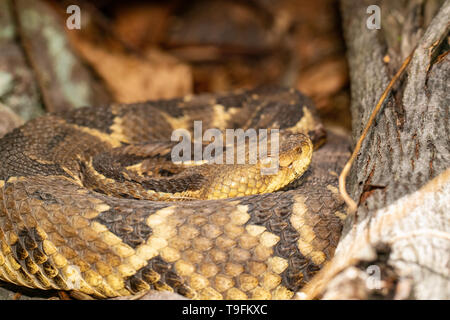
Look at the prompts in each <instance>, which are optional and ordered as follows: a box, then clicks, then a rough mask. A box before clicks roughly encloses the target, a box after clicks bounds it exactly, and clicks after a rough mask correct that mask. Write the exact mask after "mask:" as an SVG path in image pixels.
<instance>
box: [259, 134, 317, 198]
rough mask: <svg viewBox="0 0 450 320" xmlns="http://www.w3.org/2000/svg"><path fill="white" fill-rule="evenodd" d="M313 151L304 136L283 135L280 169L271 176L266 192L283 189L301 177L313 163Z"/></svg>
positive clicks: (279, 160)
mask: <svg viewBox="0 0 450 320" xmlns="http://www.w3.org/2000/svg"><path fill="white" fill-rule="evenodd" d="M313 149H314V147H313V144H312V142H311V140H310V139H309V137H308V136H306V135H304V134H301V133H295V134H294V133H292V134H287V135H282V136H281V137H280V142H279V153H278V168H277V170H275V172H274V174H272V175H269V180H270V182H269V183H268V184H267V191H266V192H273V191H276V190H278V189H281V188H283V187H284V186H286V185H287V184H289V183H290V182H292V181H294V180H295V179H297V178H299V177H301V176H302V175H303V173H305V171H306V170H307V169H308V167H309V164H310V163H311V158H312V153H313ZM272 158H273V157H272ZM275 161H276V160H275Z"/></svg>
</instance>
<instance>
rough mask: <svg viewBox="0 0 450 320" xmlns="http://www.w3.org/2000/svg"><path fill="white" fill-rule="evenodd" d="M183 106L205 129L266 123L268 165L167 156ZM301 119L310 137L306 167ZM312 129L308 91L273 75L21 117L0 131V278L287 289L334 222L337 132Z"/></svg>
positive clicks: (189, 121) (95, 286) (119, 291)
mask: <svg viewBox="0 0 450 320" xmlns="http://www.w3.org/2000/svg"><path fill="white" fill-rule="evenodd" d="M194 120H201V121H202V126H203V129H204V130H206V129H208V128H218V129H220V130H224V129H226V128H243V129H248V128H255V129H270V128H279V129H280V137H281V139H280V140H281V145H280V172H281V175H280V176H279V177H278V178H274V177H268V176H261V175H259V174H258V172H259V171H258V170H255V169H254V167H255V165H252V166H246V165H208V164H206V165H190V166H189V165H180V164H175V163H173V162H171V161H170V157H169V155H170V148H171V147H172V146H173V144H174V143H173V142H170V137H171V134H172V131H173V130H174V129H175V128H186V129H188V130H192V128H193V121H194ZM301 133H303V134H306V135H308V136H309V137H310V138H311V140H312V142H313V144H314V146H315V149H316V150H315V151H314V154H313V157H312V163H311V165H310V166H309V168H308V164H309V161H310V157H311V152H312V145H311V142H310V140H309V139H308V138H306V136H304V135H302V134H301ZM324 138H325V131H324V130H323V127H322V125H321V124H320V122H319V120H318V117H317V115H316V111H315V110H314V107H313V106H312V103H311V102H310V101H309V100H308V99H307V98H305V97H304V96H302V95H301V94H300V93H299V92H297V91H295V90H292V89H282V88H260V89H255V90H250V91H240V92H234V93H229V94H215V95H212V94H203V95H198V96H187V97H184V98H179V99H172V100H160V101H150V102H145V103H137V104H131V105H120V104H113V105H111V106H101V107H92V108H91V107H89V108H81V109H77V110H73V111H70V112H66V113H60V114H48V115H46V116H44V117H41V118H38V119H35V120H31V121H29V122H27V123H26V124H25V125H23V126H22V127H20V128H17V129H15V130H14V131H12V132H10V133H8V134H7V135H6V136H4V137H3V138H2V139H0V161H1V166H0V279H2V280H3V281H6V282H10V283H13V284H16V285H19V286H25V287H30V288H37V289H43V290H48V289H58V290H74V291H79V292H82V293H85V294H88V295H91V296H93V297H96V298H107V297H116V296H123V295H131V294H135V293H137V292H141V291H142V290H149V289H156V290H169V291H174V292H177V293H180V294H182V295H184V296H186V297H188V298H195V299H289V298H291V297H292V296H293V295H294V293H295V292H296V291H298V290H299V289H301V288H302V286H303V285H304V284H305V283H306V282H308V281H309V280H310V279H311V277H312V276H313V275H314V274H315V273H316V272H317V271H318V270H319V269H320V267H321V266H322V265H323V264H324V262H325V261H326V260H327V259H329V258H330V257H331V256H332V255H333V253H334V249H335V247H336V245H337V241H338V239H339V236H340V231H341V225H342V219H343V217H344V214H343V212H344V209H343V203H342V201H341V199H340V197H339V195H338V192H337V172H339V171H340V170H341V167H342V165H343V162H345V159H346V157H347V156H348V153H347V149H348V143H347V142H346V141H345V140H343V139H342V138H341V137H339V136H337V135H336V134H328V137H327V142H326V143H325V144H324V145H323V146H322V147H320V145H322V144H323V142H324ZM289 139H291V140H289ZM292 139H293V140H292ZM256 167H257V168H258V165H256ZM306 169H308V170H307V171H306V172H305V173H304V174H303V175H302V173H303V171H305V170H306ZM283 170H284V171H283ZM300 175H302V176H301V177H300ZM280 177H281V178H280ZM273 179H278V180H277V183H274V182H273ZM279 188H281V190H278V191H276V190H274V189H279ZM260 192H262V194H254V193H260ZM211 195H213V196H211ZM211 198H219V199H211ZM221 198H224V199H221Z"/></svg>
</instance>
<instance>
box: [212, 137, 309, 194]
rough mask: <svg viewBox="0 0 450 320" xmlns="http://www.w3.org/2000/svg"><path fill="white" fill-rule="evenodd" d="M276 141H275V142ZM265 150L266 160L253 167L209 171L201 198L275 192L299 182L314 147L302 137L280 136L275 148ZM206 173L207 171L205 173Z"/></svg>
mask: <svg viewBox="0 0 450 320" xmlns="http://www.w3.org/2000/svg"><path fill="white" fill-rule="evenodd" d="M275 141H276V140H275ZM273 143H274V142H273V141H269V143H268V146H267V151H268V152H267V157H264V158H262V159H259V160H258V162H257V163H256V164H242V165H239V164H237V165H220V166H217V165H216V166H212V167H210V170H208V171H209V172H208V173H207V174H208V175H209V176H210V178H209V181H210V182H209V183H208V184H207V186H205V193H204V198H206V199H221V198H232V197H239V196H248V195H253V194H260V193H269V192H274V191H277V190H279V189H281V188H283V187H284V186H286V185H288V184H289V183H291V182H292V181H294V180H295V179H297V178H299V177H300V176H301V175H302V174H303V173H304V172H305V171H306V170H307V169H308V166H309V164H310V163H311V158H312V152H313V144H312V142H311V140H310V139H309V138H308V136H306V135H304V134H301V133H296V134H293V133H289V134H281V135H280V138H279V140H278V141H277V142H276V147H275V148H274V145H273ZM205 171H206V170H205Z"/></svg>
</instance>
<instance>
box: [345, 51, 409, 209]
mask: <svg viewBox="0 0 450 320" xmlns="http://www.w3.org/2000/svg"><path fill="white" fill-rule="evenodd" d="M414 51H415V50H413V51H412V52H411V54H410V55H409V56H408V57H407V58H406V59H405V61H403V63H402V65H401V67H400V69H399V70H398V71H397V73H396V74H395V75H394V77H393V78H392V80H391V81H390V82H389V84H388V86H387V87H386V89H385V90H384V92H383V94H382V95H381V97H380V99H379V100H378V102H377V105H376V106H375V108H374V109H373V111H372V114H371V115H370V118H369V120H368V121H367V124H366V126H365V128H364V130H363V132H362V134H361V136H360V137H359V139H358V142H357V143H356V146H355V150H353V153H352V156H351V157H350V159H349V160H348V161H347V163H346V164H345V166H344V169H342V172H341V175H340V176H339V192H340V194H341V196H342V198H343V199H344V201H345V203H346V204H347V206H348V210H349V214H352V213H354V212H356V209H357V208H358V206H357V204H356V202H355V201H354V200H353V199H352V198H351V197H350V196H349V195H348V193H347V190H346V187H345V182H346V179H347V175H348V173H349V171H350V168H351V167H352V164H353V162H354V161H355V159H356V157H357V156H358V153H359V150H360V149H361V145H362V142H363V141H364V139H365V138H366V136H367V133H368V132H369V129H370V127H371V125H372V123H373V122H374V120H375V117H376V116H377V114H378V112H379V111H380V109H381V106H382V105H383V102H384V100H385V99H386V97H387V95H388V94H389V92H390V91H391V89H392V86H393V85H394V84H395V82H396V81H397V80H398V78H400V76H401V75H402V74H403V72H404V71H405V69H406V67H407V66H408V64H409V62H410V61H411V58H412V56H413V54H414Z"/></svg>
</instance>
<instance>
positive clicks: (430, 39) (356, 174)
mask: <svg viewBox="0 0 450 320" xmlns="http://www.w3.org/2000/svg"><path fill="white" fill-rule="evenodd" d="M374 2H375V1H373V0H370V1H353V0H343V1H342V2H341V10H342V16H343V29H344V34H345V39H346V43H347V49H348V52H347V55H348V61H349V68H350V77H351V96H352V102H351V113H352V135H353V140H354V142H356V141H357V139H358V138H359V137H360V135H361V132H362V130H363V128H364V126H365V125H366V123H367V119H368V118H369V116H370V114H371V112H372V110H373V108H374V106H375V105H376V103H377V100H378V99H379V97H380V96H381V94H382V92H383V91H384V89H385V88H386V87H387V85H388V83H389V80H390V79H391V78H392V76H393V75H394V73H395V72H396V70H397V69H398V68H399V67H400V65H401V63H402V61H403V60H404V59H405V58H406V57H407V56H408V55H409V54H410V52H412V50H414V48H415V47H416V45H417V49H416V50H415V53H414V55H413V57H412V60H411V62H410V64H409V66H408V68H407V69H406V71H405V74H404V75H403V76H402V77H401V79H400V80H399V82H398V83H397V84H396V85H395V86H394V89H393V91H392V92H391V93H390V94H389V95H388V97H387V99H386V101H385V103H384V104H383V107H382V109H381V111H380V113H379V114H378V116H377V117H376V120H375V123H374V124H373V125H372V127H371V129H370V131H369V133H368V135H367V137H366V139H365V141H364V142H363V144H362V148H361V151H360V153H359V155H358V157H357V159H356V161H355V163H354V164H353V166H352V169H351V172H350V176H349V178H348V181H347V190H348V192H349V194H350V195H351V196H352V198H353V199H354V200H355V201H356V202H357V204H358V210H357V212H356V214H354V215H351V216H349V217H348V219H347V221H346V222H345V226H344V231H343V235H342V237H341V241H340V243H339V245H338V248H337V250H336V256H335V258H334V259H333V261H332V262H331V263H330V264H329V265H328V266H327V267H326V268H325V269H324V270H322V272H321V273H320V274H319V276H318V277H317V278H316V279H315V281H313V282H312V283H311V284H310V285H309V286H308V287H307V288H305V290H304V291H303V292H302V293H301V294H300V295H299V297H300V298H304V297H306V298H314V297H315V298H317V297H322V298H363V299H365V298H399V299H400V298H416V299H449V298H450V281H449V279H450V271H449V270H450V169H448V168H449V167H450V134H449V131H450V119H449V105H450V94H449V90H448V89H449V81H448V75H449V74H450V56H449V55H448V52H449V30H450V23H449V19H448V17H449V16H450V1H448V0H447V1H445V2H444V1H421V0H415V1H378V3H375V4H377V5H378V6H379V7H380V8H381V28H380V29H378V30H377V29H374V30H369V29H368V28H367V27H366V20H367V19H368V17H369V15H370V14H368V13H366V9H367V7H368V6H369V5H372V4H374ZM369 267H370V268H369ZM374 270H375V271H376V272H375V273H374V272H373V271H374ZM374 276H375V278H376V277H379V278H380V279H378V280H381V281H379V284H381V286H378V287H377V288H375V289H374V286H371V285H368V282H369V281H371V280H374ZM375 280H377V279H375Z"/></svg>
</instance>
